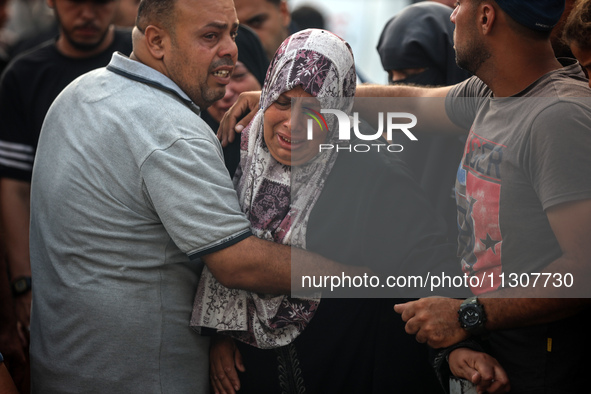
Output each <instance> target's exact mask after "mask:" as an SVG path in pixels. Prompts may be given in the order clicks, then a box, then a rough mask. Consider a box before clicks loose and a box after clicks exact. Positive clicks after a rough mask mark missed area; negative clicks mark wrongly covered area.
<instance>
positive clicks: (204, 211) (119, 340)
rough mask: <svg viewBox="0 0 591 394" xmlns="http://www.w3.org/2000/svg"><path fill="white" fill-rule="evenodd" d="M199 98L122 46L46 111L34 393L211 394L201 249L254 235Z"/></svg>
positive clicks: (35, 244) (38, 194)
mask: <svg viewBox="0 0 591 394" xmlns="http://www.w3.org/2000/svg"><path fill="white" fill-rule="evenodd" d="M250 234H251V233H250V224H249V222H248V220H247V219H246V218H245V217H244V215H243V214H242V212H241V211H240V208H239V204H238V199H237V196H236V193H235V191H234V188H233V185H232V182H231V180H230V177H229V175H228V172H227V170H226V168H225V166H224V161H223V158H222V149H221V145H220V143H219V141H218V140H217V138H216V137H215V135H214V133H213V132H212V130H211V129H210V128H209V127H208V126H207V125H206V124H205V122H203V120H202V119H201V118H200V117H199V107H198V106H197V105H195V104H194V103H192V102H191V100H190V99H189V97H188V96H187V95H186V94H185V93H184V92H183V91H181V90H180V88H179V87H178V86H176V84H175V83H174V82H173V81H172V80H170V79H169V78H167V77H166V76H164V75H163V74H161V73H159V72H157V71H156V70H154V69H152V68H150V67H148V66H146V65H144V64H142V63H139V62H136V61H133V60H130V59H128V58H127V57H125V56H123V55H121V54H118V53H115V54H114V55H113V58H112V60H111V62H110V64H109V65H108V66H107V68H102V69H98V70H95V71H92V72H90V73H87V74H85V75H83V76H81V77H79V78H78V79H76V80H75V81H73V82H72V83H71V84H70V85H69V86H68V87H67V88H66V89H65V90H64V91H63V92H62V93H61V94H60V95H59V96H58V98H57V99H56V100H55V102H54V103H53V105H52V107H51V108H50V110H49V112H48V114H47V117H46V119H45V123H44V125H43V129H42V131H41V136H40V140H39V148H38V151H37V157H36V159H35V165H34V169H33V180H32V191H31V243H30V245H31V266H32V270H33V282H34V286H33V299H34V305H33V312H32V317H31V365H32V383H33V391H34V392H39V393H54V392H55V393H57V392H59V393H67V392H74V393H81V392H84V393H99V392H100V393H131V392H135V393H175V394H176V393H202V392H207V387H208V340H207V338H204V337H200V336H199V335H197V334H196V333H195V332H194V331H192V330H191V329H190V328H189V319H190V315H191V308H192V302H193V297H194V295H195V290H196V287H197V283H198V278H199V274H200V271H201V268H202V263H201V262H200V260H199V256H201V255H203V254H207V253H209V252H212V251H214V250H217V249H221V248H224V247H227V246H229V245H232V244H233V243H236V242H239V241H240V240H242V239H244V238H246V237H248V236H250Z"/></svg>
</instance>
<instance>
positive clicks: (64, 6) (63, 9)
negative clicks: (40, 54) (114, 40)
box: [48, 0, 118, 54]
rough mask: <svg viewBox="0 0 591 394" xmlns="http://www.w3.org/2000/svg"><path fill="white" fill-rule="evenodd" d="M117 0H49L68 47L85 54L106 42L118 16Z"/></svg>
mask: <svg viewBox="0 0 591 394" xmlns="http://www.w3.org/2000/svg"><path fill="white" fill-rule="evenodd" d="M117 4H118V2H117V1H116V0H48V5H49V6H50V7H51V8H53V9H54V11H55V15H56V18H57V20H58V23H59V25H60V28H61V35H62V37H63V38H64V39H65V42H66V44H67V45H68V47H69V49H71V50H73V51H75V52H79V53H80V54H84V53H86V52H92V51H94V50H95V49H97V48H99V47H100V46H101V44H103V42H104V40H105V37H106V36H107V33H108V32H109V27H110V26H111V23H112V21H113V17H114V16H115V11H116V10H117Z"/></svg>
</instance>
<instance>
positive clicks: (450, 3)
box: [412, 0, 456, 8]
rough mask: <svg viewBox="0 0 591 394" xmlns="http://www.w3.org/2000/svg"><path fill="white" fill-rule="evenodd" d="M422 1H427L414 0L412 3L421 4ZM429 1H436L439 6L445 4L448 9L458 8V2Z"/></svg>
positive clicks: (444, 0)
mask: <svg viewBox="0 0 591 394" xmlns="http://www.w3.org/2000/svg"><path fill="white" fill-rule="evenodd" d="M422 1H425V0H414V1H412V3H420V2H422ZM429 1H434V2H436V3H439V4H444V5H446V6H448V7H452V8H454V7H455V6H456V0H429Z"/></svg>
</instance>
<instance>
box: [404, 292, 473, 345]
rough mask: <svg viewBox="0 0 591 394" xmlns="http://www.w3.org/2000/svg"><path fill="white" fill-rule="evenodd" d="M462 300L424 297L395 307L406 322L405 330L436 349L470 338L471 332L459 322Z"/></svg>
mask: <svg viewBox="0 0 591 394" xmlns="http://www.w3.org/2000/svg"><path fill="white" fill-rule="evenodd" d="M461 303H462V300H456V299H453V298H439V297H430V298H421V299H420V300H417V301H411V302H407V303H405V304H396V305H394V310H395V311H396V312H397V313H400V314H401V315H402V320H404V321H405V322H406V327H405V330H406V332H407V333H408V334H411V335H415V337H416V339H417V341H418V342H420V343H426V344H427V345H429V346H431V347H432V348H436V349H437V348H441V347H448V346H451V345H453V344H456V343H458V342H460V341H462V340H464V339H466V338H468V333H467V332H466V330H464V329H463V328H462V327H460V323H459V321H458V309H460V305H461Z"/></svg>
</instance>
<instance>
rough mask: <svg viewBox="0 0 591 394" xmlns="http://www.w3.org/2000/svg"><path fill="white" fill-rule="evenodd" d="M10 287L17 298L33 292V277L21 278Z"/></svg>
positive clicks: (15, 280)
mask: <svg viewBox="0 0 591 394" xmlns="http://www.w3.org/2000/svg"><path fill="white" fill-rule="evenodd" d="M10 287H11V289H12V295H13V296H15V297H18V296H21V295H23V294H26V293H28V292H29V291H31V277H30V276H20V277H18V278H16V279H14V280H13V281H12V282H11V283H10Z"/></svg>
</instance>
